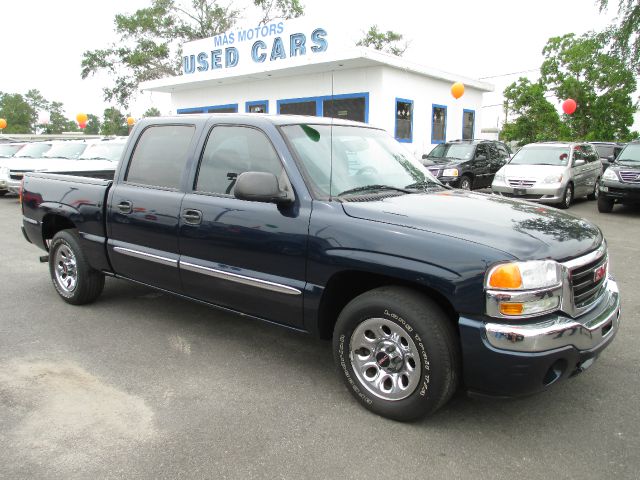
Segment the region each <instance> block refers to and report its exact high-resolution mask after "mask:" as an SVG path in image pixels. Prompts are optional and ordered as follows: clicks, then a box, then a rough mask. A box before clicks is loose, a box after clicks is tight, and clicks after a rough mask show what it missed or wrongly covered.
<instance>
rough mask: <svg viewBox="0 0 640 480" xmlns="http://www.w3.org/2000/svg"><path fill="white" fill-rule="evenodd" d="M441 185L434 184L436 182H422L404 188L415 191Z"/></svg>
mask: <svg viewBox="0 0 640 480" xmlns="http://www.w3.org/2000/svg"><path fill="white" fill-rule="evenodd" d="M441 186H442V184H440V183H436V182H430V181H422V182H416V183H412V184H411V185H407V186H406V187H404V188H412V189H416V188H424V189H427V188H432V187H441Z"/></svg>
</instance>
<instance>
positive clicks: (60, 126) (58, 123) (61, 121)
mask: <svg viewBox="0 0 640 480" xmlns="http://www.w3.org/2000/svg"><path fill="white" fill-rule="evenodd" d="M48 111H49V123H48V124H46V125H39V126H40V127H41V128H42V133H46V134H50V135H51V134H60V133H62V132H75V131H77V128H76V124H75V122H73V121H71V120H69V119H68V118H67V117H66V116H65V114H64V105H63V104H62V102H51V103H50V104H49V108H48Z"/></svg>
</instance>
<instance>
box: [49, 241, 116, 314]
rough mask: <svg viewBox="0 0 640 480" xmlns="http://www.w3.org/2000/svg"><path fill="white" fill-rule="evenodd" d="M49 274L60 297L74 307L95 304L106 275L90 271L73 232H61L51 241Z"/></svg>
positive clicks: (91, 269)
mask: <svg viewBox="0 0 640 480" xmlns="http://www.w3.org/2000/svg"><path fill="white" fill-rule="evenodd" d="M49 273H50V274H51V280H52V281H53V286H54V287H55V289H56V291H57V292H58V295H60V297H62V299H63V300H64V301H65V302H67V303H71V304H73V305H83V304H85V303H91V302H93V301H94V300H95V299H96V298H98V297H99V296H100V294H101V293H102V289H103V288H104V275H103V274H102V273H100V272H99V271H97V270H94V269H93V268H91V266H90V265H89V262H88V261H87V259H86V258H85V256H84V253H83V252H82V249H81V248H80V242H79V241H78V235H77V234H76V233H75V232H73V231H71V230H62V231H60V232H58V233H56V234H55V236H54V237H53V239H52V240H51V245H50V248H49Z"/></svg>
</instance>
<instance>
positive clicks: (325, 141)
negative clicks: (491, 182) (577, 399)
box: [22, 114, 620, 420]
mask: <svg viewBox="0 0 640 480" xmlns="http://www.w3.org/2000/svg"><path fill="white" fill-rule="evenodd" d="M22 211H23V219H24V221H23V227H22V228H23V232H24V235H25V237H26V239H27V240H28V241H29V242H31V243H33V244H34V245H36V246H38V247H40V248H41V249H44V250H47V251H48V261H49V272H50V275H51V279H52V283H53V286H54V287H55V289H56V291H57V293H58V294H59V296H60V297H61V298H62V299H63V300H64V301H66V302H68V303H70V304H85V303H89V302H92V301H95V300H96V299H97V298H98V297H99V295H100V293H101V291H102V289H103V285H104V278H105V276H111V277H116V278H121V279H125V280H128V281H133V282H137V283H140V284H144V285H148V286H150V287H153V288H156V289H159V290H162V291H164V292H168V293H172V294H176V295H178V296H180V297H182V298H188V299H192V300H195V301H198V302H202V303H206V304H209V305H211V306H213V307H217V308H220V309H223V310H226V311H231V312H236V313H239V314H241V315H243V316H249V317H254V318H257V319H260V320H264V321H267V322H271V323H274V324H278V325H282V326H285V327H288V328H291V329H294V330H297V331H300V332H306V333H310V334H313V335H316V336H318V337H321V338H325V339H332V348H333V355H334V360H335V364H336V367H337V370H338V373H339V375H340V377H341V378H342V380H343V381H344V383H345V384H346V386H347V388H348V390H349V391H350V392H351V393H352V394H353V396H354V397H355V399H356V400H357V401H358V402H359V403H361V404H362V405H363V406H364V407H366V408H368V409H370V410H371V411H373V412H375V413H378V414H380V415H383V416H386V417H389V418H393V419H397V420H412V419H416V418H420V417H423V416H425V415H428V414H430V413H433V412H434V411H436V410H437V409H438V408H439V407H440V406H442V405H444V404H445V403H446V402H447V400H448V399H449V398H450V397H451V395H452V394H453V393H454V392H455V391H456V390H457V389H458V388H464V389H465V390H467V391H470V392H479V393H482V394H489V395H498V396H517V395H523V394H530V393H533V392H538V391H541V390H544V389H546V388H548V387H550V386H551V385H553V384H555V383H557V382H558V381H561V380H563V379H566V378H568V377H570V376H572V375H575V374H576V373H579V372H581V371H583V370H584V369H586V368H587V367H589V366H590V365H591V364H592V363H593V361H594V360H595V358H596V357H597V356H598V355H599V354H600V353H601V352H602V351H603V350H604V349H605V348H606V347H607V346H608V345H609V344H610V343H611V341H612V339H613V338H614V336H615V334H616V332H617V330H618V322H619V316H620V297H619V293H618V288H617V285H616V282H615V281H614V280H613V278H612V277H611V276H610V275H609V269H608V265H609V258H608V253H607V244H606V242H605V239H604V238H603V235H602V232H601V231H600V229H598V228H597V227H596V226H594V225H592V224H590V223H588V222H586V221H584V220H581V219H578V218H575V217H573V216H569V215H567V214H564V213H562V212H560V211H558V210H555V209H547V208H545V207H541V206H539V205H532V204H529V203H527V202H522V201H517V200H510V199H507V198H501V197H496V196H491V195H485V194H481V193H474V192H468V191H463V190H454V189H451V188H449V187H446V186H444V185H442V184H441V183H440V182H439V181H438V180H436V179H435V178H434V177H433V176H432V175H431V174H429V173H428V171H427V170H426V169H425V168H424V167H423V166H422V165H421V164H420V163H419V161H417V160H416V159H414V158H413V157H412V156H411V155H410V154H409V153H408V152H407V151H405V150H404V147H402V146H401V144H399V143H398V142H396V141H395V140H394V139H393V138H392V137H391V136H389V135H388V134H387V133H386V132H384V131H382V130H379V129H376V128H372V127H371V126H369V125H366V124H360V123H355V122H348V121H344V120H338V119H328V118H317V117H303V116H286V115H283V116H265V115H255V114H253V115H252V114H245V115H241V114H213V115H183V116H178V117H163V118H148V119H143V120H141V121H140V122H138V123H137V124H136V126H135V127H134V128H133V130H132V132H131V136H130V138H129V141H128V143H127V145H126V148H125V151H124V154H123V157H122V159H121V161H120V163H119V166H118V169H117V170H116V172H115V176H114V179H113V180H101V179H93V178H85V177H74V176H63V175H55V174H47V173H27V174H26V175H25V177H24V185H23V198H22ZM487 232H490V233H487ZM211 321H215V318H212V320H211ZM246 328H251V327H250V324H248V325H247V326H246ZM265 361H268V359H267V360H265Z"/></svg>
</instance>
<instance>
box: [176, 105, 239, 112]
mask: <svg viewBox="0 0 640 480" xmlns="http://www.w3.org/2000/svg"><path fill="white" fill-rule="evenodd" d="M177 112H178V114H180V115H181V114H186V113H238V104H237V103H229V104H227V105H208V106H206V107H193V108H179V109H178V110H177Z"/></svg>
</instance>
